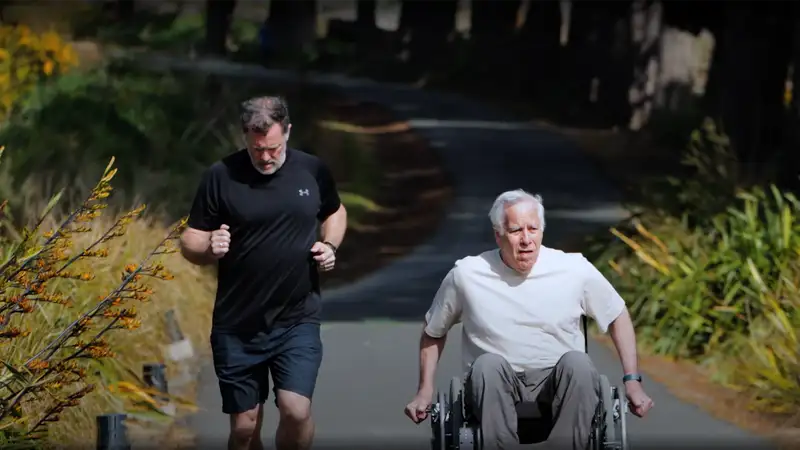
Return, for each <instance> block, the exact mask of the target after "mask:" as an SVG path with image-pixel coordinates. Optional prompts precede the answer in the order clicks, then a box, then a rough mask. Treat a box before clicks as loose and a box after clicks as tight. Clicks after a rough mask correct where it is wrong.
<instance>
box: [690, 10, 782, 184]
mask: <svg viewBox="0 0 800 450" xmlns="http://www.w3.org/2000/svg"><path fill="white" fill-rule="evenodd" d="M717 5H718V8H720V9H721V11H719V12H718V13H719V14H721V15H722V20H721V21H720V23H719V24H718V26H717V30H716V33H715V38H716V45H715V48H714V57H713V60H712V66H711V74H710V76H709V83H710V84H711V85H710V86H709V92H708V98H707V101H706V107H707V110H708V112H709V113H710V114H711V115H712V116H714V117H716V118H719V119H721V120H722V123H723V126H724V128H725V131H726V132H727V133H728V134H729V136H730V138H731V143H732V148H733V150H734V151H735V152H736V153H737V155H738V157H739V158H740V160H741V161H743V162H744V164H745V167H746V169H747V174H746V175H747V176H749V178H750V179H751V180H755V179H757V178H759V177H760V176H761V175H763V173H762V170H763V169H767V168H768V164H769V163H770V162H776V161H775V160H774V158H776V157H777V156H778V153H777V151H778V150H779V149H780V148H781V147H782V146H783V145H784V144H785V140H784V138H785V137H787V133H786V131H787V129H786V125H787V121H786V108H785V106H784V103H783V98H784V94H785V82H786V77H787V75H788V67H789V62H790V58H791V55H792V42H793V29H794V27H796V14H797V12H796V10H797V4H796V3H794V2H733V3H717ZM795 176H796V174H795Z"/></svg>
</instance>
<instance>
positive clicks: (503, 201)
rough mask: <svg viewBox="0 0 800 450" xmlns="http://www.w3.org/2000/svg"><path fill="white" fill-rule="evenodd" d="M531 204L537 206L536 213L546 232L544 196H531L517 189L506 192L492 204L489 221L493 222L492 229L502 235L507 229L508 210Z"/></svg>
mask: <svg viewBox="0 0 800 450" xmlns="http://www.w3.org/2000/svg"><path fill="white" fill-rule="evenodd" d="M526 202H530V203H533V204H534V205H535V206H536V212H537V213H538V215H539V220H540V221H541V226H542V230H543V231H544V204H543V203H542V196H541V195H539V194H536V195H534V194H531V193H529V192H526V191H524V190H522V189H515V190H513V191H506V192H503V193H502V194H500V195H498V196H497V198H496V199H495V200H494V204H492V209H491V210H489V220H491V221H492V228H494V230H495V231H497V232H498V233H500V234H504V233H505V229H506V208H508V207H509V206H513V205H516V204H517V203H526Z"/></svg>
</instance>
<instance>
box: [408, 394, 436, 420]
mask: <svg viewBox="0 0 800 450" xmlns="http://www.w3.org/2000/svg"><path fill="white" fill-rule="evenodd" d="M432 399H433V395H432V394H431V393H428V392H418V393H417V395H416V396H414V399H413V400H411V403H409V404H408V405H406V409H405V413H406V416H408V418H409V419H411V420H412V421H413V422H414V423H420V422H422V421H423V420H425V419H427V418H428V410H429V408H430V407H431V400H432Z"/></svg>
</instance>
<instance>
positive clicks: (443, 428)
mask: <svg viewBox="0 0 800 450" xmlns="http://www.w3.org/2000/svg"><path fill="white" fill-rule="evenodd" d="M587 328H588V327H587V323H586V318H585V317H584V318H583V330H584V336H586V341H585V344H586V350H587V352H588V347H589V346H588V344H589V339H588V335H587V334H586V331H587ZM599 392H600V401H599V402H598V405H597V410H596V412H595V416H594V420H593V421H592V432H591V435H590V438H589V440H590V443H589V447H588V448H589V449H590V450H629V448H628V435H627V424H626V415H627V414H628V402H627V399H625V396H624V394H623V392H624V391H622V390H620V389H619V388H618V387H617V386H612V385H611V383H610V382H609V380H608V377H606V376H605V375H602V374H601V375H600V386H599ZM516 410H517V430H518V431H517V434H518V435H519V442H520V444H536V443H540V442H544V441H546V440H547V437H548V435H549V433H550V416H549V411H548V408H542V407H540V405H539V404H538V403H536V402H520V403H518V404H517V405H516ZM429 411H430V419H431V431H432V432H433V437H432V438H431V450H482V448H483V436H482V435H481V428H480V424H479V423H478V422H477V418H475V417H473V416H472V415H471V414H470V411H469V408H468V407H466V406H465V403H464V388H463V383H462V381H461V379H460V378H459V377H453V378H452V379H451V380H450V392H448V393H446V392H439V393H438V395H437V398H436V399H435V400H434V402H433V404H432V405H431V406H430V409H429Z"/></svg>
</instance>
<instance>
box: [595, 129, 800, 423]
mask: <svg viewBox="0 0 800 450" xmlns="http://www.w3.org/2000/svg"><path fill="white" fill-rule="evenodd" d="M715 132H716V129H715V128H713V127H709V126H708V124H707V125H706V127H705V129H704V130H698V132H696V134H695V137H694V139H693V143H694V144H695V145H693V146H691V147H690V149H689V151H688V155H687V158H686V161H687V163H688V164H690V165H693V166H694V167H696V168H697V169H698V173H699V174H700V175H699V176H698V177H697V178H695V179H693V180H690V181H689V182H687V183H685V184H682V185H678V184H676V183H674V182H673V185H675V186H677V187H678V188H681V189H682V195H677V196H676V197H675V198H677V199H679V201H683V202H687V203H688V202H691V203H693V206H694V207H691V208H690V207H687V208H685V209H684V213H683V214H675V213H674V209H672V210H670V209H669V208H663V209H653V210H649V211H646V212H645V213H643V214H642V215H640V216H638V217H636V218H634V219H632V220H631V221H630V222H628V223H624V224H621V225H620V226H619V227H615V228H613V229H612V230H611V232H612V234H613V235H614V236H615V237H616V238H617V240H616V241H614V242H612V243H611V244H610V245H608V246H607V247H606V248H605V251H604V252H603V253H602V254H601V256H600V257H599V258H598V262H600V263H601V264H600V265H601V267H602V268H603V269H604V271H605V272H606V274H607V275H608V276H609V278H611V279H612V281H613V282H614V283H615V285H616V286H619V289H620V291H621V293H622V294H623V296H624V297H625V298H627V299H628V307H629V309H630V311H631V314H632V316H633V318H634V321H635V324H636V329H637V334H638V335H639V337H640V339H641V340H642V341H643V342H644V343H645V344H647V345H648V346H650V347H651V348H652V349H653V350H654V351H655V352H656V353H659V354H664V355H669V356H673V357H678V358H687V359H692V360H696V361H699V362H703V363H708V364H710V365H713V367H715V369H716V372H717V373H716V376H717V379H718V380H719V381H721V382H724V383H726V384H728V385H729V386H732V387H735V388H737V389H739V390H741V391H742V393H743V395H747V396H748V397H747V398H748V399H749V400H750V401H751V405H752V406H753V407H754V408H760V409H762V410H764V411H769V412H774V413H788V412H790V411H797V410H798V408H800V358H798V356H797V355H798V351H800V340H798V333H797V331H796V330H797V329H798V326H800V311H798V307H799V306H800V261H798V257H800V201H798V199H797V198H796V197H795V196H794V195H793V194H792V193H790V192H782V191H780V190H779V189H778V188H777V187H776V186H774V185H770V186H769V187H767V188H762V187H758V186H755V187H747V188H740V187H738V185H739V184H738V182H737V180H736V179H735V173H736V172H735V169H736V167H735V164H730V163H731V161H733V159H732V158H731V156H730V148H729V146H728V142H727V138H726V137H725V136H723V135H716V136H715V135H714V133H715ZM704 134H705V140H706V142H708V141H711V142H713V143H715V145H714V147H713V149H709V148H708V147H703V146H698V145H696V144H697V142H698V141H699V140H700V139H701V138H703V135H704ZM709 138H710V139H709ZM725 164H728V165H727V166H726V165H725Z"/></svg>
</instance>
